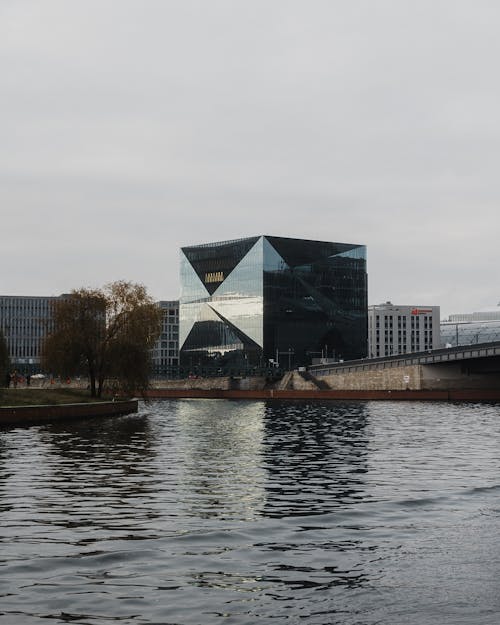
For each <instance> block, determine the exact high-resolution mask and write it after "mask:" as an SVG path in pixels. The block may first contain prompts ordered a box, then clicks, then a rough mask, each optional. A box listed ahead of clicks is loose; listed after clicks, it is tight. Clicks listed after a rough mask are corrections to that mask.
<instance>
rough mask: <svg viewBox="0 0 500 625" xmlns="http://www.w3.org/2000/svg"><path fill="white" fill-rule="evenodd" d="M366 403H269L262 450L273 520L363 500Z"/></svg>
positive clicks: (267, 512)
mask: <svg viewBox="0 0 500 625" xmlns="http://www.w3.org/2000/svg"><path fill="white" fill-rule="evenodd" d="M365 426H366V408H365V404H362V403H355V402H346V403H338V402H335V403H333V404H332V403H318V402H305V401H304V402H294V403H293V404H291V403H289V402H272V403H269V404H268V405H267V407H266V417H265V434H264V446H263V458H264V466H265V467H266V470H267V472H268V480H267V484H266V505H265V508H264V510H263V513H264V514H265V515H266V516H271V517H283V516H296V515H317V514H325V513H328V512H331V511H333V510H335V509H338V508H339V506H346V505H349V504H350V503H354V502H359V500H360V499H362V498H363V497H364V480H363V475H364V474H365V473H366V472H367V458H366V456H367V435H366V432H365Z"/></svg>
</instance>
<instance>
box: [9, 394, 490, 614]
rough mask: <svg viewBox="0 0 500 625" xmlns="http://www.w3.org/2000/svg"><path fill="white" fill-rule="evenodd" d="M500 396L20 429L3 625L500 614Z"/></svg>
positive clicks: (233, 405)
mask: <svg viewBox="0 0 500 625" xmlns="http://www.w3.org/2000/svg"><path fill="white" fill-rule="evenodd" d="M499 450H500V406H499V405H488V404H448V403H425V402H401V403H398V402H338V401H337V402H336V401H331V402H321V403H320V402H311V401H301V402H299V401H297V402H277V401H276V402H264V401H262V402H261V401H248V402H247V401H224V400H220V401H219V400H172V401H170V400H167V401H158V402H154V403H151V404H149V405H142V406H141V407H140V412H139V414H137V415H129V416H126V417H117V418H109V419H104V420H91V421H79V422H78V423H72V424H69V423H59V424H53V425H44V426H40V427H30V428H10V429H4V430H1V431H0V531H1V538H0V623H2V625H17V624H19V625H21V624H22V625H35V624H36V625H55V624H60V623H72V624H74V623H78V624H89V625H107V624H110V623H113V624H119V625H123V624H127V625H129V624H130V625H140V624H150V625H151V624H158V625H160V624H161V625H211V624H214V623H217V624H222V623H224V624H228V625H229V624H231V625H232V624H236V625H243V624H248V625H253V624H256V623H259V624H260V623H263V624H268V623H269V624H276V625H281V624H288V625H291V624H296V623H297V624H298V623H304V624H306V625H319V624H322V625H323V624H324V625H327V624H328V625H330V624H342V625H375V624H380V625H405V624H411V625H427V624H428V625H431V624H432V625H446V624H450V625H459V624H464V625H476V624H477V625H479V624H481V625H482V624H484V625H497V624H498V623H500V588H499V586H500V451H499Z"/></svg>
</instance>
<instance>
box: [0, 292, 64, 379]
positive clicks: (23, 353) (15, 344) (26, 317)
mask: <svg viewBox="0 0 500 625" xmlns="http://www.w3.org/2000/svg"><path fill="white" fill-rule="evenodd" d="M57 299H58V297H30V296H24V295H0V329H1V330H2V332H3V335H4V336H5V339H6V341H7V346H8V348H9V356H10V361H11V365H12V367H13V368H14V369H17V370H19V371H23V372H26V373H30V372H33V371H37V370H38V369H39V366H40V355H41V348H42V343H43V339H44V338H45V337H46V336H47V334H48V332H50V331H51V330H52V305H53V303H54V301H55V300H57Z"/></svg>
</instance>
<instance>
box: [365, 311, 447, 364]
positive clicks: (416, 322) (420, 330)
mask: <svg viewBox="0 0 500 625" xmlns="http://www.w3.org/2000/svg"><path fill="white" fill-rule="evenodd" d="M439 315H440V308H439V306H407V305H396V304H392V303H391V302H386V303H385V304H378V305H373V306H369V307H368V348H369V356H370V358H377V357H381V356H392V355H393V354H407V353H410V352H420V351H424V350H429V349H437V348H439V347H441V337H440V332H439V322H440V318H439Z"/></svg>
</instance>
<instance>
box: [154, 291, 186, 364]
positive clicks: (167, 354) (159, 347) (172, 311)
mask: <svg viewBox="0 0 500 625" xmlns="http://www.w3.org/2000/svg"><path fill="white" fill-rule="evenodd" d="M157 304H158V306H159V307H160V308H161V309H162V310H163V320H162V329H161V334H160V337H159V338H158V340H157V342H156V345H155V346H154V348H153V349H152V354H151V356H152V363H153V372H154V373H158V374H161V373H168V372H169V370H171V369H172V368H176V367H178V366H179V300H170V301H160V302H157Z"/></svg>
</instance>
